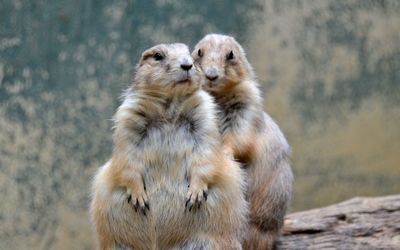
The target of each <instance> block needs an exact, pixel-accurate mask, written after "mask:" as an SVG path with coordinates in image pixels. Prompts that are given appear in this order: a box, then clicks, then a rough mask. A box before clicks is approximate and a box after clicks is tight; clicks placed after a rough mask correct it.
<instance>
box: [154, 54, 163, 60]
mask: <svg viewBox="0 0 400 250" xmlns="http://www.w3.org/2000/svg"><path fill="white" fill-rule="evenodd" d="M153 58H154V60H156V61H161V60H162V59H164V57H163V56H162V55H161V54H160V53H155V54H154V56H153Z"/></svg>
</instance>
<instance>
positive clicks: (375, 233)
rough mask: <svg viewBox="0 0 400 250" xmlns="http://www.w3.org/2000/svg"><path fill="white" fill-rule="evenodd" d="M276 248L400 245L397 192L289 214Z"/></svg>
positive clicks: (367, 247)
mask: <svg viewBox="0 0 400 250" xmlns="http://www.w3.org/2000/svg"><path fill="white" fill-rule="evenodd" d="M277 249H400V195H391V196H384V197H375V198H353V199H350V200H348V201H345V202H342V203H338V204H335V205H331V206H328V207H324V208H318V209H312V210H308V211H304V212H297V213H292V214H289V215H287V216H286V219H285V225H284V229H283V233H282V237H281V239H280V241H279V242H278V245H277Z"/></svg>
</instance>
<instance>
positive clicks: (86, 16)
mask: <svg viewBox="0 0 400 250" xmlns="http://www.w3.org/2000/svg"><path fill="white" fill-rule="evenodd" d="M208 32H223V33H229V34H233V35H235V36H236V37H237V39H238V40H239V41H240V42H242V43H243V45H244V47H245V48H246V50H247V52H248V55H249V58H250V61H251V62H252V63H253V65H254V67H255V70H256V72H257V74H258V76H259V79H260V82H261V84H262V87H263V90H264V93H265V109H266V110H267V111H268V112H269V113H270V114H271V115H272V116H273V117H274V118H275V119H276V120H277V121H278V123H279V125H280V126H281V127H282V129H283V130H284V132H285V134H286V135H287V137H288V139H289V141H290V143H291V145H292V147H293V165H294V172H295V175H296V183H295V195H296V197H295V200H294V201H293V210H299V209H305V208H311V207H314V206H319V205H324V204H328V203H332V202H336V201H339V200H342V199H345V198H348V197H352V196H355V195H380V194H387V193H396V192H397V193H398V192H400V171H399V163H400V129H399V128H398V127H399V126H398V124H400V109H399V108H400V2H399V1H396V0H393V1H384V0H380V1H377V0H376V1H375V0H351V1H311V0H303V1H301V0H286V1H285V0H279V1H272V0H265V1H261V0H259V1H240V0H237V1H236V0H235V1H229V0H224V1H218V2H215V1H211V0H207V1H196V2H194V1H192V2H190V3H189V2H188V3H185V4H182V3H180V1H174V0H170V1H168V0H158V1H112V2H111V1H105V0H102V1H49V0H47V1H45V0H36V1H24V0H15V1H11V0H9V1H7V0H0V191H1V195H2V202H1V203H0V249H92V248H93V246H94V244H93V238H92V233H91V230H90V225H89V221H88V215H87V206H88V200H89V198H88V195H89V186H90V181H91V177H92V176H93V174H94V172H95V171H96V169H97V168H98V166H100V165H101V164H102V163H103V162H105V161H106V159H107V158H108V157H109V156H110V153H111V150H112V145H111V125H112V124H111V121H110V118H111V117H112V115H113V112H114V110H115V109H116V107H117V106H118V96H119V95H120V93H121V91H122V90H123V89H124V88H126V87H127V86H128V84H129V79H130V76H131V74H132V68H133V67H134V64H135V63H136V61H137V60H138V56H139V53H140V52H141V50H143V49H144V48H147V47H149V46H151V45H154V44H156V43H159V42H172V41H180V42H185V43H188V44H189V45H191V46H193V45H194V43H195V42H196V41H197V40H198V39H200V38H201V37H202V36H203V35H204V34H206V33H208Z"/></svg>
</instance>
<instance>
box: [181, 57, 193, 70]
mask: <svg viewBox="0 0 400 250" xmlns="http://www.w3.org/2000/svg"><path fill="white" fill-rule="evenodd" d="M192 67H193V59H192V58H191V57H190V56H189V57H187V56H185V57H183V58H182V59H181V68H182V69H183V70H186V71H189V70H190V69H191V68H192Z"/></svg>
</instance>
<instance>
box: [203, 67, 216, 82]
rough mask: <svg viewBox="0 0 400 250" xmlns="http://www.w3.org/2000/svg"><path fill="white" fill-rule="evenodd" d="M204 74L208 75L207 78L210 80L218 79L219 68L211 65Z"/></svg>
mask: <svg viewBox="0 0 400 250" xmlns="http://www.w3.org/2000/svg"><path fill="white" fill-rule="evenodd" d="M204 74H205V75H206V77H207V79H208V80H210V81H214V80H217V79H218V75H219V74H218V69H217V68H216V67H215V66H214V65H211V66H209V67H207V68H205V70H204Z"/></svg>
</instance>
